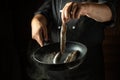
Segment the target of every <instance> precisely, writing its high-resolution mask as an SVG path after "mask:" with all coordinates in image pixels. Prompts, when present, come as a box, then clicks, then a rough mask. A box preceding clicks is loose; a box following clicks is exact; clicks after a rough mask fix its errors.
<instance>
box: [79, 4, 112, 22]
mask: <svg viewBox="0 0 120 80" xmlns="http://www.w3.org/2000/svg"><path fill="white" fill-rule="evenodd" d="M82 5H83V6H82V7H81V11H83V15H86V16H88V17H90V18H92V19H94V20H96V21H99V22H106V21H110V20H111V19H112V12H111V10H110V8H109V7H108V6H107V5H105V4H98V3H83V4H82Z"/></svg>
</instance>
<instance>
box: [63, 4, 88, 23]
mask: <svg viewBox="0 0 120 80" xmlns="http://www.w3.org/2000/svg"><path fill="white" fill-rule="evenodd" d="M85 8H86V7H85V6H84V5H83V4H81V3H80V2H79V3H77V2H69V3H67V4H66V5H65V6H64V8H63V9H62V14H61V18H62V21H63V22H68V21H69V20H71V19H78V18H80V16H81V15H85V13H86V11H85V10H86V9H85Z"/></svg>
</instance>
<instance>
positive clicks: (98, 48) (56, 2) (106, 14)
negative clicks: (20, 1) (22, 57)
mask: <svg viewBox="0 0 120 80" xmlns="http://www.w3.org/2000/svg"><path fill="white" fill-rule="evenodd" d="M115 21H116V11H115V1H112V0H47V1H46V2H45V3H44V4H43V5H42V6H41V7H40V8H39V9H38V10H37V11H36V12H35V15H34V16H33V18H32V20H31V28H32V39H33V40H35V41H36V42H37V43H38V44H39V45H40V46H41V47H43V46H44V42H45V41H48V42H49V43H55V42H59V41H60V29H61V25H62V23H67V32H66V39H67V41H75V42H80V43H83V44H84V45H85V46H86V47H87V55H86V59H85V61H84V62H83V63H82V64H81V65H80V66H79V67H77V68H75V69H73V70H67V71H51V72H49V74H48V75H49V80H105V74H104V57H103V51H102V43H103V40H104V29H105V28H106V27H108V26H109V27H112V26H113V25H114V24H115ZM34 79H35V80H43V79H40V78H39V79H38V78H37V77H36V78H35V77H34Z"/></svg>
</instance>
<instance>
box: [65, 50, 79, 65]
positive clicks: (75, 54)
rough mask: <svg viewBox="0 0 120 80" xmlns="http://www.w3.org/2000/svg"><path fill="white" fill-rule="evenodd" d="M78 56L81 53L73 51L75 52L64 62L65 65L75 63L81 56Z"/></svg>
mask: <svg viewBox="0 0 120 80" xmlns="http://www.w3.org/2000/svg"><path fill="white" fill-rule="evenodd" d="M78 54H79V51H73V52H71V53H69V55H68V56H67V57H66V59H65V60H64V63H68V62H72V61H75V60H76V59H77V58H78V56H79V55H78Z"/></svg>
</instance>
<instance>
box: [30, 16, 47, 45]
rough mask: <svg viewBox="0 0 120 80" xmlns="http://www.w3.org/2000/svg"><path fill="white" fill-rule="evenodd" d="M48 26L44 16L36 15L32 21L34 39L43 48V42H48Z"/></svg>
mask: <svg viewBox="0 0 120 80" xmlns="http://www.w3.org/2000/svg"><path fill="white" fill-rule="evenodd" d="M46 25H47V20H46V18H45V17H44V16H43V15H42V14H36V15H35V16H34V17H33V19H32V21H31V28H32V39H34V40H36V41H37V42H38V44H39V45H40V46H41V47H43V44H44V43H43V41H47V40H48V34H47V27H46Z"/></svg>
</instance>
